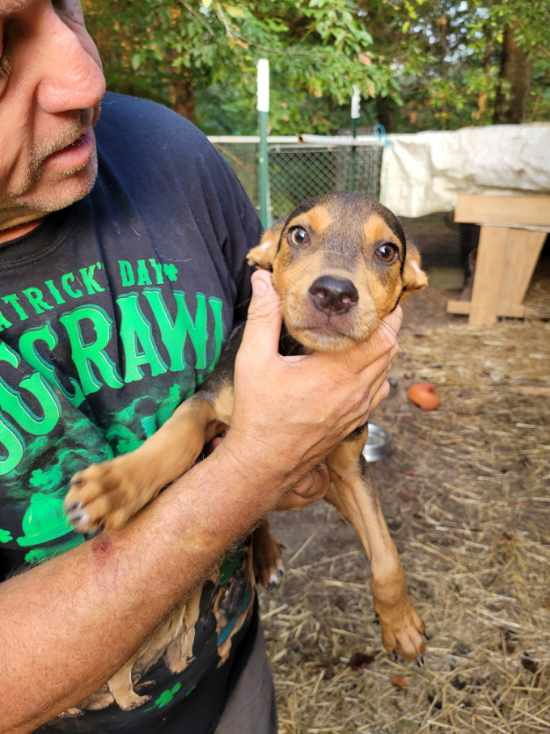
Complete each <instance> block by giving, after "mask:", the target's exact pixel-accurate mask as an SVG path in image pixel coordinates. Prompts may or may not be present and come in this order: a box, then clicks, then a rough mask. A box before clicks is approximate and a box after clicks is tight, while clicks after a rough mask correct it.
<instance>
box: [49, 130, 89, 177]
mask: <svg viewBox="0 0 550 734" xmlns="http://www.w3.org/2000/svg"><path fill="white" fill-rule="evenodd" d="M93 150H94V135H93V132H92V129H91V128H88V130H86V131H85V132H84V133H82V134H81V135H79V137H78V138H76V139H75V140H73V142H72V143H70V144H69V145H66V146H65V147H63V148H61V149H60V150H57V151H55V152H54V153H51V155H49V156H48V157H47V158H46V159H45V161H44V163H45V164H46V165H48V166H54V167H63V169H64V170H70V169H76V170H77V169H78V168H80V167H85V166H86V165H87V164H88V162H89V160H90V158H91V156H92V153H93Z"/></svg>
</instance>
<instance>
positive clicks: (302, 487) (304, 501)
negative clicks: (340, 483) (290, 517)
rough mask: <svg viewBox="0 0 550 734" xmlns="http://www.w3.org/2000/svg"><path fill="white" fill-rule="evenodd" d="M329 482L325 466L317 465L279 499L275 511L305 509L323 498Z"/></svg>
mask: <svg viewBox="0 0 550 734" xmlns="http://www.w3.org/2000/svg"><path fill="white" fill-rule="evenodd" d="M329 482H330V475H329V471H328V468H327V466H326V464H319V465H318V466H316V467H314V468H313V469H312V470H311V471H310V472H309V473H308V474H306V476H305V477H304V478H303V479H301V480H300V481H299V482H298V483H297V484H295V485H294V487H293V488H292V489H290V490H289V491H288V492H286V493H285V494H284V495H283V496H282V497H281V499H280V501H279V503H278V504H277V507H276V508H275V509H276V510H300V509H302V508H303V507H307V506H308V505H310V504H312V503H313V502H317V501H318V500H320V499H322V498H323V497H324V496H325V494H326V493H327V491H328V487H329Z"/></svg>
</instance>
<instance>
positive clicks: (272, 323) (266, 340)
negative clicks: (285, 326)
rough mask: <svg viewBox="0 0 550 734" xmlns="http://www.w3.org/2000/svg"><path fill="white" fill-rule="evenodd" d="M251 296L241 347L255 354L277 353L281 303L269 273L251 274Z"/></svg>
mask: <svg viewBox="0 0 550 734" xmlns="http://www.w3.org/2000/svg"><path fill="white" fill-rule="evenodd" d="M251 282H252V298H251V300H250V306H249V307H248V314H247V317H246V324H245V327H244V334H243V340H242V347H243V349H245V350H246V349H247V347H249V348H250V349H253V350H254V353H255V354H258V353H259V352H262V351H265V353H266V355H272V354H274V353H277V350H278V346H279V336H280V333H281V323H282V315H281V303H280V301H279V296H278V295H277V293H276V291H275V289H274V288H273V284H272V282H271V275H270V274H269V273H268V272H267V271H265V270H257V271H256V272H255V273H253V274H252V279H251Z"/></svg>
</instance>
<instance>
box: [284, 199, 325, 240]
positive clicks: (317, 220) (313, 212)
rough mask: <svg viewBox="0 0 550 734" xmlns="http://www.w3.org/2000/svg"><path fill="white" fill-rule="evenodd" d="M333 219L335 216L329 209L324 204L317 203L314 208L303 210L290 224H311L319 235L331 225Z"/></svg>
mask: <svg viewBox="0 0 550 734" xmlns="http://www.w3.org/2000/svg"><path fill="white" fill-rule="evenodd" d="M333 221H334V218H333V215H332V213H331V212H330V211H329V209H328V208H327V207H326V206H324V205H323V204H317V206H314V207H313V209H310V210H309V211H307V212H303V214H300V215H299V216H298V217H296V218H295V219H293V220H292V222H291V224H290V226H291V227H292V226H294V225H295V224H298V223H300V224H302V223H303V224H306V225H309V226H310V228H311V229H312V230H313V232H315V233H316V234H318V235H319V234H323V232H324V231H325V230H327V229H328V228H329V227H330V225H331V224H332V222H333Z"/></svg>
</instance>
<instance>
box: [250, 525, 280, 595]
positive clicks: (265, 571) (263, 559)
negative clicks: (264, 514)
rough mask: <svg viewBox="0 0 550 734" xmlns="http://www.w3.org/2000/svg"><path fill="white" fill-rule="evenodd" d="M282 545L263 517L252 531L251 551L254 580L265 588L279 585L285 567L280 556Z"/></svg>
mask: <svg viewBox="0 0 550 734" xmlns="http://www.w3.org/2000/svg"><path fill="white" fill-rule="evenodd" d="M282 547H283V546H282V545H281V544H280V543H279V542H278V541H277V539H276V538H274V537H273V535H272V533H271V529H270V527H269V522H268V521H267V520H266V519H264V520H262V522H261V523H260V524H259V525H258V527H257V528H256V529H255V530H254V532H253V533H252V552H253V559H254V575H255V577H256V581H257V582H258V583H260V584H262V586H264V587H265V588H266V589H269V590H271V589H274V588H275V587H276V586H279V584H280V583H281V579H282V578H283V575H284V572H285V568H284V565H283V559H282V557H281V549H282Z"/></svg>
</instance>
